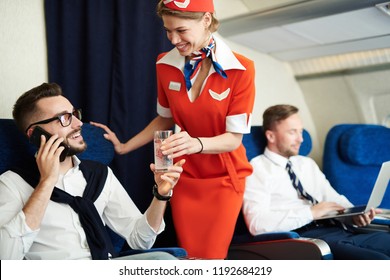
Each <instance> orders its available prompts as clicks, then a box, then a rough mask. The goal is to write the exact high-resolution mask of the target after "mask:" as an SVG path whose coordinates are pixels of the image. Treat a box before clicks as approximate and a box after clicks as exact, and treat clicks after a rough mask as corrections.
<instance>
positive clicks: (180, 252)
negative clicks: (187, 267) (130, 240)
mask: <svg viewBox="0 0 390 280" xmlns="http://www.w3.org/2000/svg"><path fill="white" fill-rule="evenodd" d="M158 251H160V252H166V253H169V254H171V255H173V256H175V257H177V258H185V257H187V251H186V250H184V249H183V248H180V247H165V248H152V249H149V250H126V251H123V252H120V253H119V257H123V256H129V255H134V254H140V253H150V252H158Z"/></svg>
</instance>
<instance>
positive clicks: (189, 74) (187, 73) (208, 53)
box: [184, 37, 227, 90]
mask: <svg viewBox="0 0 390 280" xmlns="http://www.w3.org/2000/svg"><path fill="white" fill-rule="evenodd" d="M214 47H215V41H214V38H213V37H211V38H210V42H209V45H208V46H207V47H204V48H202V49H201V50H199V51H195V52H193V53H192V56H191V59H190V60H189V61H188V62H187V63H186V64H185V66H184V77H185V80H186V87H187V90H190V89H191V87H192V83H191V79H192V78H193V77H194V76H195V75H196V73H197V72H198V70H199V69H200V66H201V64H202V60H203V59H205V58H206V57H208V58H210V59H211V62H212V64H213V67H214V69H215V71H216V72H217V73H218V74H219V75H220V76H221V77H223V78H224V79H226V78H227V75H226V73H225V71H224V70H223V69H222V66H221V65H220V64H219V63H218V62H217V61H216V60H215V57H214V55H213V49H214Z"/></svg>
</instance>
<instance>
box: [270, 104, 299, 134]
mask: <svg viewBox="0 0 390 280" xmlns="http://www.w3.org/2000/svg"><path fill="white" fill-rule="evenodd" d="M298 111H299V109H298V108H297V107H295V106H292V105H284V104H282V105H274V106H271V107H269V108H268V109H267V110H265V111H264V113H263V131H264V132H266V131H267V130H273V129H274V128H275V126H276V125H277V123H278V122H280V121H283V120H285V119H287V118H288V117H290V116H291V115H294V114H296V113H298Z"/></svg>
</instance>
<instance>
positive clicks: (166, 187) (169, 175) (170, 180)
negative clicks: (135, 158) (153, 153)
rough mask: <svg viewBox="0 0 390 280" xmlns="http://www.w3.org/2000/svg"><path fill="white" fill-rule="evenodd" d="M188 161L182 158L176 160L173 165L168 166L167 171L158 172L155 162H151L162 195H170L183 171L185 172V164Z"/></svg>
mask: <svg viewBox="0 0 390 280" xmlns="http://www.w3.org/2000/svg"><path fill="white" fill-rule="evenodd" d="M185 162H186V160H185V159H182V160H180V161H178V162H176V163H175V164H174V165H173V166H170V167H169V168H168V171H167V172H164V173H162V172H156V170H155V165H154V163H151V164H150V169H151V170H152V171H153V173H154V181H155V182H156V184H157V187H158V193H159V194H160V195H162V196H167V195H169V193H170V191H171V190H172V189H173V188H174V187H175V185H176V183H177V181H178V180H179V178H180V175H181V173H182V172H183V167H182V166H183V165H184V163H185Z"/></svg>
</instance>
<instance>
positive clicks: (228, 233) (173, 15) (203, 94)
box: [92, 0, 255, 259]
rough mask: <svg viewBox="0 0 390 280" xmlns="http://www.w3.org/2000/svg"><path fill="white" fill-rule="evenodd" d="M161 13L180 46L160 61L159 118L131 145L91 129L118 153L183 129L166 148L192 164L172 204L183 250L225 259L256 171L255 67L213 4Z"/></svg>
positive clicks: (196, 1) (193, 1) (168, 3)
mask: <svg viewBox="0 0 390 280" xmlns="http://www.w3.org/2000/svg"><path fill="white" fill-rule="evenodd" d="M157 14H158V15H159V16H160V17H161V18H162V21H163V24H164V28H165V30H166V33H167V37H168V39H169V40H170V41H171V43H172V44H173V45H174V48H173V49H172V50H171V51H169V52H167V53H163V54H161V55H160V56H159V57H158V59H157V63H156V67H157V83H158V101H157V113H158V116H157V117H156V118H155V119H154V120H152V121H151V123H150V124H149V125H148V126H147V127H146V128H145V129H144V130H142V131H141V132H140V133H139V134H137V135H136V136H134V137H133V138H131V139H129V140H128V141H127V142H126V143H121V142H120V141H119V140H118V138H117V137H116V136H115V133H114V132H112V131H111V130H110V129H109V128H108V127H107V126H105V125H103V124H99V123H92V124H95V125H97V126H99V127H102V128H103V129H105V130H106V132H107V134H105V137H106V138H107V139H108V140H111V141H112V142H113V143H114V146H115V150H116V152H117V153H119V154H125V153H128V152H130V151H132V150H134V149H137V148H139V147H140V146H142V145H144V144H146V143H148V142H150V141H151V140H152V139H153V131H155V130H163V129H170V128H172V127H173V126H174V125H176V126H177V128H178V129H177V130H178V131H177V132H176V133H175V134H173V135H172V136H171V137H169V138H168V139H167V140H166V141H165V144H164V145H163V146H162V149H163V153H164V154H166V155H170V156H171V157H172V158H174V160H175V161H177V160H180V159H182V158H184V159H186V166H185V168H184V171H183V173H182V175H181V179H180V181H179V182H178V183H177V185H176V187H175V189H174V192H173V196H172V199H171V207H172V215H173V222H174V225H175V230H176V233H177V238H178V243H179V246H181V247H183V248H185V249H186V250H187V252H188V255H189V257H194V258H205V259H224V258H226V256H227V250H228V247H229V244H230V242H231V238H232V236H233V232H234V228H235V223H236V219H237V216H238V214H239V211H240V209H241V205H242V201H243V193H244V187H245V178H246V177H247V176H249V175H250V174H251V173H252V167H251V165H250V164H249V162H248V161H247V158H246V155H245V148H244V146H243V145H242V143H241V142H242V137H243V134H244V133H249V132H250V127H251V113H252V109H253V104H254V97H255V85H254V76H255V69H254V63H253V61H251V60H249V59H248V58H246V57H244V56H242V55H240V54H237V53H235V52H232V51H231V50H230V48H229V47H228V46H227V45H226V44H225V43H224V42H223V41H222V39H221V38H219V37H217V36H216V35H215V34H214V32H215V31H217V28H218V25H219V23H218V20H217V19H216V18H215V16H214V4H213V1H212V0H177V1H172V0H164V1H163V0H161V1H159V3H158V5H157Z"/></svg>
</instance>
